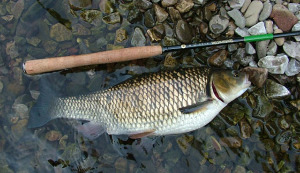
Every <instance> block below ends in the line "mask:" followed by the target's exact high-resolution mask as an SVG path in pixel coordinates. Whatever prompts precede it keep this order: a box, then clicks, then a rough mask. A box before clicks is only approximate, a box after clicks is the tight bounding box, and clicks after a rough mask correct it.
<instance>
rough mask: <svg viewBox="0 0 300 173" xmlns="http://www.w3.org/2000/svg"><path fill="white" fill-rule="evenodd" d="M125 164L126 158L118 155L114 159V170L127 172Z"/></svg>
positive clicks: (122, 172)
mask: <svg viewBox="0 0 300 173" xmlns="http://www.w3.org/2000/svg"><path fill="white" fill-rule="evenodd" d="M127 165H128V161H127V159H125V158H123V157H119V158H118V159H117V160H116V162H115V165H114V166H115V169H116V172H118V173H124V172H127Z"/></svg>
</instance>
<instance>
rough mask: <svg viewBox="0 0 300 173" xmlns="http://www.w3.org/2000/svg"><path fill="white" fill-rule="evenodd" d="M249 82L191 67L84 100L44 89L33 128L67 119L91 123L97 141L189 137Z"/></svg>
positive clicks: (118, 86) (32, 113)
mask: <svg viewBox="0 0 300 173" xmlns="http://www.w3.org/2000/svg"><path fill="white" fill-rule="evenodd" d="M248 78H249V76H248V75H247V74H246V73H245V72H243V71H241V70H240V71H237V70H224V69H213V68H209V67H191V68H180V69H176V70H172V71H159V72H154V73H146V74H142V75H138V76H136V77H133V78H130V79H128V80H126V81H123V82H121V83H119V84H116V85H114V86H112V87H109V88H107V89H103V90H99V91H95V92H92V93H89V94H83V95H78V96H69V97H55V96H49V93H51V92H50V91H48V92H43V91H41V94H40V96H39V99H38V100H37V102H36V104H35V105H34V106H33V107H32V108H31V111H30V118H29V122H28V127H29V128H38V127H41V126H43V125H45V124H46V123H48V122H49V121H51V120H53V119H56V118H67V119H78V120H84V121H86V122H88V123H86V124H84V126H82V127H81V129H83V131H86V129H92V130H91V131H92V133H93V134H92V135H94V136H95V137H98V136H99V135H101V134H102V133H104V132H106V133H108V134H109V135H129V137H130V138H133V139H137V138H142V137H145V136H161V135H172V134H180V133H186V132H190V131H193V130H196V129H199V128H201V127H203V126H205V125H206V124H208V123H209V122H210V121H212V120H213V119H214V118H215V117H216V116H217V115H218V113H219V112H220V111H221V110H222V109H223V108H224V107H225V106H226V105H227V104H228V103H230V102H231V101H233V100H234V99H236V98H238V97H239V96H240V95H242V94H243V93H244V92H245V91H246V90H247V89H248V88H249V87H250V85H251V82H250V81H249V80H248ZM84 129H85V130H84ZM97 131H99V133H97Z"/></svg>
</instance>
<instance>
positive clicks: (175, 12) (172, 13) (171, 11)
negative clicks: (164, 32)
mask: <svg viewBox="0 0 300 173" xmlns="http://www.w3.org/2000/svg"><path fill="white" fill-rule="evenodd" d="M168 10H169V14H170V17H171V20H172V21H173V22H174V23H176V22H177V21H178V20H181V19H182V18H181V15H180V12H179V11H178V10H176V9H175V8H174V7H169V8H168Z"/></svg>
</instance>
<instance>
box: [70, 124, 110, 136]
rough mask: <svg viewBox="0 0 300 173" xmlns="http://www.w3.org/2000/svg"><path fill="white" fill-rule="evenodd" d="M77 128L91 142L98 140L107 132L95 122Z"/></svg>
mask: <svg viewBox="0 0 300 173" xmlns="http://www.w3.org/2000/svg"><path fill="white" fill-rule="evenodd" d="M75 128H76V129H77V130H78V132H80V133H81V134H83V135H84V136H85V137H87V138H88V139H90V140H93V139H96V138H98V137H99V136H100V135H102V134H103V133H104V132H105V131H106V130H105V129H104V128H103V127H102V126H101V125H100V124H98V123H94V122H87V123H84V124H81V125H77V126H76V127H75Z"/></svg>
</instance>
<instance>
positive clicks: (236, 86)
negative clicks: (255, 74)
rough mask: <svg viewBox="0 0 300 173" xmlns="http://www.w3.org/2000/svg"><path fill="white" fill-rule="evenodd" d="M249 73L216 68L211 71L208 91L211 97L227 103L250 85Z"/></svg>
mask: <svg viewBox="0 0 300 173" xmlns="http://www.w3.org/2000/svg"><path fill="white" fill-rule="evenodd" d="M248 79H249V75H248V74H246V73H244V72H242V71H237V70H218V71H215V72H213V73H212V76H211V80H210V91H211V93H212V97H214V98H216V99H218V100H220V101H222V102H224V103H226V104H228V103H229V102H231V101H232V100H234V99H236V98H237V97H239V96H240V95H242V94H243V93H244V92H245V91H246V90H247V89H248V88H249V86H250V85H251V82H250V81H249V80H248Z"/></svg>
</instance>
